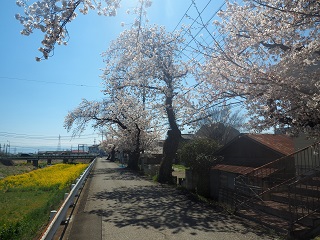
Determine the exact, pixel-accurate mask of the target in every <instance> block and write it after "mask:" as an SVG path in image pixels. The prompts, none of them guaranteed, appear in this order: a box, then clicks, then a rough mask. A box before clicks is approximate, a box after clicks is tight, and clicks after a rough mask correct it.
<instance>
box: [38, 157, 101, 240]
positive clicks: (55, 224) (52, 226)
mask: <svg viewBox="0 0 320 240" xmlns="http://www.w3.org/2000/svg"><path fill="white" fill-rule="evenodd" d="M95 161H96V159H94V160H93V161H92V162H91V163H90V165H89V166H88V167H87V168H86V170H85V171H84V172H83V174H82V175H81V176H80V178H79V180H78V181H77V182H76V184H74V186H73V187H72V189H71V191H70V193H69V194H68V196H67V198H66V199H65V201H64V202H63V204H62V205H61V207H60V208H59V210H58V211H57V213H56V214H55V215H54V217H53V219H52V220H51V222H50V223H49V225H48V227H47V229H46V230H45V232H44V233H43V235H42V236H41V238H40V239H41V240H51V239H52V238H53V236H54V234H55V233H56V231H57V230H58V228H59V226H60V225H61V223H62V222H63V221H64V220H65V218H66V215H67V211H68V209H69V207H70V206H71V205H72V204H73V202H74V199H75V197H76V195H77V193H78V191H79V189H80V188H81V187H82V186H83V184H84V182H85V180H86V178H87V177H88V175H89V173H90V171H91V169H92V168H93V166H94V163H95Z"/></svg>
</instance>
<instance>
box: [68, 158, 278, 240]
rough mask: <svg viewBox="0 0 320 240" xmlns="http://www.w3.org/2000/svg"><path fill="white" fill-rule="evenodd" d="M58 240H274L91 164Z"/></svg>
mask: <svg viewBox="0 0 320 240" xmlns="http://www.w3.org/2000/svg"><path fill="white" fill-rule="evenodd" d="M64 239H71V240H96V239H97V240H98V239H99V240H101V239H103V240H104V239H108V240H109V239H110V240H125V239H130V240H160V239H168V240H171V239H172V240H173V239H177V240H178V239H183V240H189V239H190V240H193V239H201V240H206V239H210V240H211V239H219V240H223V239H227V240H235V239H274V238H272V237H269V236H268V235H267V234H266V231H265V230H263V229H262V228H259V227H258V226H255V225H254V224H253V223H252V222H248V221H244V220H239V219H238V218H236V217H234V216H229V215H226V214H224V213H221V212H219V211H218V210H215V209H213V208H211V207H208V206H207V205H205V204H203V203H197V202H195V201H192V200H191V199H190V198H188V197H187V196H185V194H183V193H182V191H179V190H176V189H175V188H173V187H168V186H161V185H160V184H157V183H153V182H151V181H149V180H145V179H144V178H141V177H138V176H136V175H135V174H132V173H130V172H128V171H126V170H124V169H121V168H118V165H117V164H115V163H111V162H109V161H108V160H105V159H103V158H99V159H97V162H96V165H95V167H94V169H93V173H92V174H91V177H90V178H89V180H88V181H87V183H86V186H85V188H84V190H83V191H82V193H81V198H80V200H79V203H78V204H77V208H76V210H75V213H74V214H73V216H72V218H71V221H70V224H69V226H68V230H67V231H66V235H65V236H64Z"/></svg>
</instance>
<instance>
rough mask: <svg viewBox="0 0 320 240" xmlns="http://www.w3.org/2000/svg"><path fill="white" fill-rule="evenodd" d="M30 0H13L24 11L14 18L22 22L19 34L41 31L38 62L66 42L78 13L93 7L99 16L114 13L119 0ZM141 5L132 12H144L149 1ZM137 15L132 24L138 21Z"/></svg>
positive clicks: (148, 5) (139, 13)
mask: <svg viewBox="0 0 320 240" xmlns="http://www.w3.org/2000/svg"><path fill="white" fill-rule="evenodd" d="M29 2H30V1H29V0H16V3H17V5H18V6H19V7H22V8H23V10H24V11H23V13H22V14H20V13H17V14H16V16H15V17H16V19H17V20H18V21H19V22H20V23H21V24H22V25H23V30H22V31H21V34H23V35H26V36H29V35H30V34H32V33H33V32H34V31H35V30H40V31H41V32H43V33H44V38H43V40H42V42H41V44H42V47H40V48H39V51H40V52H41V53H42V57H36V60H37V61H40V60H41V59H48V57H49V56H50V55H52V54H53V50H54V48H55V45H56V44H58V45H67V43H68V40H69V33H68V29H67V25H68V24H69V23H70V22H72V21H73V20H74V19H75V18H76V17H77V14H78V13H82V14H84V15H86V14H87V13H88V11H89V10H95V11H97V13H98V14H99V15H104V16H116V14H117V9H118V8H120V2H121V0H99V1H96V0H38V1H33V3H32V4H29ZM139 2H140V7H138V8H137V9H134V10H133V13H134V14H137V15H139V16H141V15H142V14H145V8H147V7H150V6H151V3H152V2H151V1H150V0H139ZM140 18H141V17H139V18H138V19H136V20H135V24H139V19H140Z"/></svg>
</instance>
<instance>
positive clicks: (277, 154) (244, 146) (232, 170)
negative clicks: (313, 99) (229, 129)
mask: <svg viewBox="0 0 320 240" xmlns="http://www.w3.org/2000/svg"><path fill="white" fill-rule="evenodd" d="M293 152H294V144H293V139H292V138H291V137H289V136H287V135H274V134H240V135H239V136H238V137H236V138H234V139H233V140H232V141H230V142H229V143H228V144H226V145H225V146H223V147H222V148H221V149H220V150H218V151H217V152H216V155H217V156H222V157H223V160H222V161H221V162H219V163H218V164H216V165H215V166H213V167H212V169H211V173H210V182H211V184H210V186H211V191H210V192H211V193H210V195H211V197H212V198H214V199H217V200H218V199H221V198H222V197H223V196H222V195H223V194H225V193H226V192H232V191H234V186H235V185H234V183H235V178H236V177H237V176H239V175H245V174H247V173H249V172H251V171H252V170H254V169H256V168H259V167H261V166H263V165H265V164H267V163H270V162H272V161H274V160H276V159H279V158H281V157H284V156H287V155H290V154H291V153H293ZM290 166H291V167H290V168H292V169H290V171H289V172H290V173H292V174H294V171H295V170H294V168H295V164H294V160H293V161H292V164H290ZM287 170H288V169H287ZM277 171H278V172H279V171H280V169H272V170H271V169H270V171H269V172H268V174H276V173H277ZM268 174H265V176H262V178H267V177H268Z"/></svg>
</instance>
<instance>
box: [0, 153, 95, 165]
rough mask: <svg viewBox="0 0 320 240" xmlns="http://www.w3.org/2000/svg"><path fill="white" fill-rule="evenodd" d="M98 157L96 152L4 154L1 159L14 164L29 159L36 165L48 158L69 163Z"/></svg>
mask: <svg viewBox="0 0 320 240" xmlns="http://www.w3.org/2000/svg"><path fill="white" fill-rule="evenodd" d="M96 157H97V155H96V154H56V155H55V154H33V155H29V154H26V155H23V156H22V155H20V156H2V157H0V161H1V162H2V163H3V164H5V165H12V161H27V162H29V163H31V162H32V163H33V165H34V166H38V164H39V160H47V164H51V163H52V160H62V161H63V163H68V162H69V161H73V160H79V159H86V160H90V161H92V160H93V159H95V158H96Z"/></svg>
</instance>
